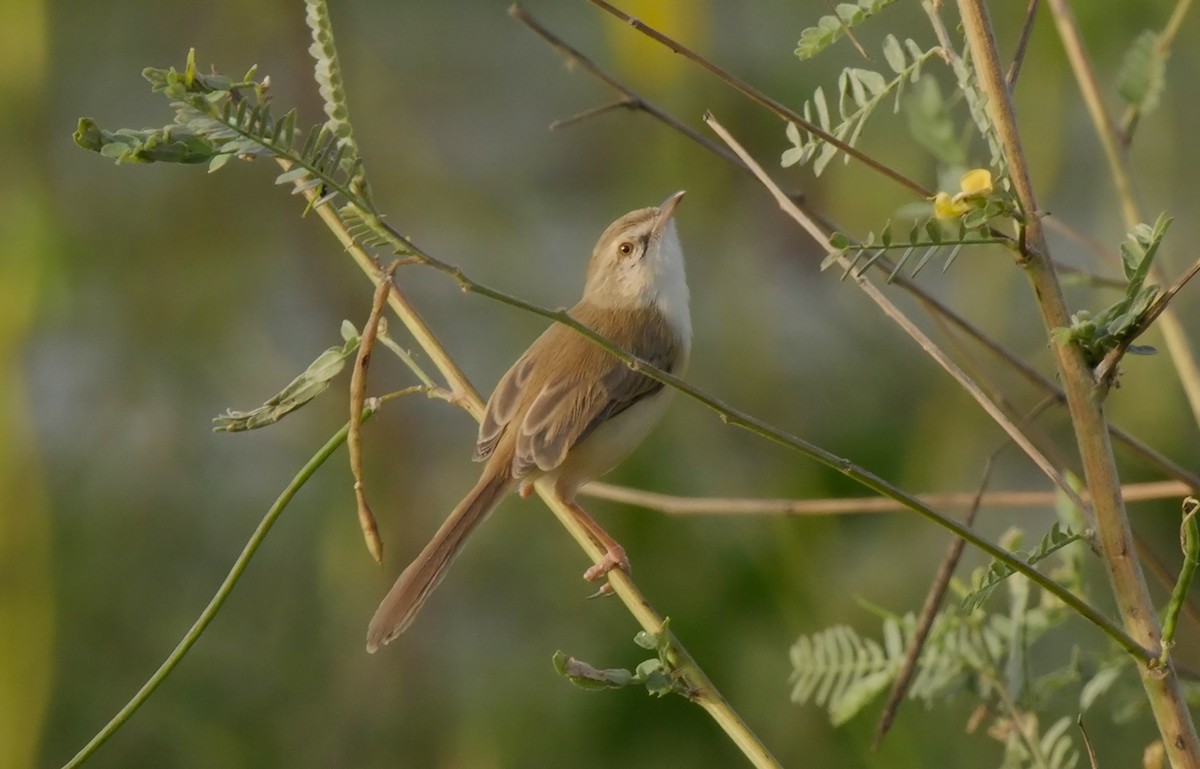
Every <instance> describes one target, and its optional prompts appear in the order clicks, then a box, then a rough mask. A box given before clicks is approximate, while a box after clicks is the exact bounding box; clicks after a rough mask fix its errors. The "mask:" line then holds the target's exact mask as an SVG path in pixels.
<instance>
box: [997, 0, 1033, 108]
mask: <svg viewBox="0 0 1200 769" xmlns="http://www.w3.org/2000/svg"><path fill="white" fill-rule="evenodd" d="M1037 12H1038V0H1029V5H1028V6H1027V7H1026V8H1025V23H1024V24H1022V25H1021V35H1020V37H1018V38H1017V50H1016V52H1015V53H1014V54H1013V59H1012V63H1011V64H1009V65H1008V74H1007V75H1006V76H1005V77H1004V82H1005V83H1007V84H1008V90H1009V92H1010V93H1011V92H1012V89H1013V87H1014V86H1015V85H1016V84H1017V78H1019V77H1020V76H1021V65H1022V64H1024V63H1025V49H1026V48H1027V47H1028V46H1029V37H1030V35H1031V34H1032V33H1033V22H1034V21H1036V20H1037Z"/></svg>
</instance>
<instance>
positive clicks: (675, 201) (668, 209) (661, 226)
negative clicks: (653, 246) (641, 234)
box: [650, 190, 685, 240]
mask: <svg viewBox="0 0 1200 769" xmlns="http://www.w3.org/2000/svg"><path fill="white" fill-rule="evenodd" d="M684 192H685V190H680V191H679V192H676V193H675V194H674V195H671V196H670V197H669V198H667V199H666V200H664V201H663V202H662V205H660V206H659V207H658V217H657V218H656V219H655V220H654V227H653V228H652V229H651V230H650V237H651V238H652V239H653V240H658V239H659V238H661V237H662V234H663V230H665V229H667V222H669V221H671V215H672V214H674V213H675V207H676V206H678V205H679V201H681V200H683V194H684Z"/></svg>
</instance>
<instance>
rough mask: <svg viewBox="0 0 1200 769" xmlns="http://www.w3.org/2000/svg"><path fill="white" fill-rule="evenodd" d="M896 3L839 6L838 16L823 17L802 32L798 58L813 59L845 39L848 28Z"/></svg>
mask: <svg viewBox="0 0 1200 769" xmlns="http://www.w3.org/2000/svg"><path fill="white" fill-rule="evenodd" d="M894 2H896V0H858V3H857V4H851V3H841V4H839V5H838V6H837V8H835V9H834V10H835V12H836V13H837V15H836V16H822V17H821V18H820V19H818V20H817V23H816V25H815V26H812V27H808V28H807V29H804V30H803V31H801V33H800V41H799V42H798V43H797V44H796V56H797V57H798V58H800V59H801V60H802V61H803V60H806V59H811V58H812V57H814V56H816V55H817V54H818V53H820V52H821V51H823V50H825V49H826V48H828V47H829V46H831V45H833V44H834V43H836V42H837V41H838V40H841V39H842V38H843V37H845V35H846V29H847V28H852V27H855V26H858V25H859V24H862V23H863V22H865V21H866V20H867V19H869V18H871V17H872V16H874V15H875V14H877V13H879V12H880V11H882V10H883V9H884V8H886V7H888V6H889V5H891V4H892V3H894Z"/></svg>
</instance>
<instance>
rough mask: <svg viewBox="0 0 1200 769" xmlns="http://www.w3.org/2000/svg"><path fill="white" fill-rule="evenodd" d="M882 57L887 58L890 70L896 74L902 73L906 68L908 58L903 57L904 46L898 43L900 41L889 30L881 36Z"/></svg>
mask: <svg viewBox="0 0 1200 769" xmlns="http://www.w3.org/2000/svg"><path fill="white" fill-rule="evenodd" d="M883 58H884V59H885V60H887V63H888V66H889V67H891V68H892V71H893V72H895V73H896V74H898V75H903V74H904V71H905V70H906V69H907V68H908V60H907V59H906V58H905V57H904V46H902V45H900V41H899V40H897V39H896V36H895V35H893V34H892V33H890V32H889V33H888V34H887V35H885V36H884V38H883Z"/></svg>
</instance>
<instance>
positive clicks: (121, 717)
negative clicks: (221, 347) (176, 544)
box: [63, 409, 373, 769]
mask: <svg viewBox="0 0 1200 769" xmlns="http://www.w3.org/2000/svg"><path fill="white" fill-rule="evenodd" d="M372 413H373V412H371V411H370V410H369V409H365V410H364V411H363V420H364V421H365V420H366V419H368V418H369V417H370V416H371V414H372ZM349 433H350V424H349V423H346V424H345V425H344V426H343V427H342V429H341V430H338V431H337V433H335V434H334V436H333V437H332V438H330V439H329V440H328V441H327V442H326V443H325V445H324V446H322V447H321V449H320V450H319V451H318V452H317V453H316V454H314V455H313V457H312V459H310V460H308V463H307V464H305V465H304V467H302V468H301V469H300V472H298V473H296V477H295V478H292V482H291V483H289V484H288V485H287V487H286V488H285V489H284V490H283V493H281V494H280V495H279V498H278V499H276V500H275V504H273V505H271V509H270V510H268V511H267V514H266V515H265V516H263V519H262V521H261V522H260V523H259V524H258V528H256V529H255V530H254V534H252V535H251V536H250V539H249V541H248V542H246V546H245V547H244V548H242V554H241V555H239V556H238V558H237V560H236V561H234V563H233V568H232V569H230V570H229V574H228V575H226V577H225V581H224V582H222V583H221V587H220V588H218V589H217V592H216V594H215V595H214V596H213V597H212V600H211V601H209V602H208V606H206V607H204V611H203V612H201V613H200V616H199V617H198V618H197V619H196V622H195V624H193V625H192V627H191V629H190V630H188V632H187V633H186V634H185V635H184V636H183V639H182V640H181V641H180V642H179V644H178V645H177V646H176V647H175V649H174V651H172V652H171V654H170V656H168V657H167V658H166V660H164V661H163V663H162V665H160V666H159V668H158V670H156V671H155V672H154V675H152V676H150V679H149V680H148V681H146V683H144V684H143V685H142V688H141V689H139V690H138V692H137V694H135V695H133V698H132V699H131V700H129V702H127V703H126V704H125V707H123V708H121V711H120V712H119V713H117V714H116V715H115V716H113V718H112V720H111V721H109V722H108V723H107V724H105V726H104V728H103V729H101V730H100V731H99V732H98V733H97V734H96V736H95V737H92V739H91V741H89V742H88V744H87V745H84V746H83V749H82V750H80V751H79V752H78V753H76V754H75V757H74V758H72V759H71V760H70V761H68V762H67V763H66V764H64V765H63V769H73V768H74V767H77V766H80V765H82V764H83V762H84V761H86V760H87V759H88V758H90V757H91V755H92V754H93V753H95V752H96V750H97V749H98V748H99V747H100V746H101V745H103V744H104V743H105V742H106V741H107V740H108V738H109V737H111V736H113V734H115V733H116V731H117V730H118V729H120V728H121V727H122V726H124V725H125V722H126V721H128V720H129V719H130V718H131V717H132V716H133V714H134V713H136V712H137V710H138V708H140V707H141V706H142V705H143V704H144V703H145V702H146V700H147V699H149V698H150V695H151V694H153V693H154V690H155V689H157V688H158V687H159V685H160V684H161V683H162V682H163V681H165V680H166V679H167V676H169V675H171V672H172V671H173V670H175V667H176V666H177V665H178V664H179V663H180V662H182V661H183V658H184V656H186V655H187V653H188V650H190V649H191V648H192V646H193V645H194V644H195V643H196V641H198V640H200V636H201V635H202V634H203V633H204V630H205V629H206V628H207V627H208V625H209V623H211V622H212V621H213V619H214V618H215V617H216V616H217V612H218V611H220V610H221V606H222V605H224V603H225V599H227V598H228V597H229V594H230V593H232V592H233V588H234V586H235V585H236V584H237V582H238V580H239V579H240V578H241V576H242V572H244V571H245V570H246V567H247V566H249V565H250V559H251V558H253V557H254V554H255V552H257V551H258V547H259V545H261V544H262V542H263V540H264V539H265V538H266V536H267V532H269V531H270V530H271V527H272V526H273V525H274V524H275V521H276V520H277V519H278V518H279V515H280V513H282V512H283V509H284V508H285V507H287V505H288V503H289V502H291V501H292V497H294V496H296V492H298V491H299V490H300V488H301V487H302V486H303V485H304V484H305V483H307V482H308V479H309V478H311V477H312V475H313V473H315V472H316V471H317V468H319V467H320V466H321V465H322V464H324V463H325V460H327V459H329V457H330V456H331V455H332V454H333V452H334V451H336V450H337V449H338V447H339V446H341V445H342V444H343V443H345V442H346V436H347V435H349Z"/></svg>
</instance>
